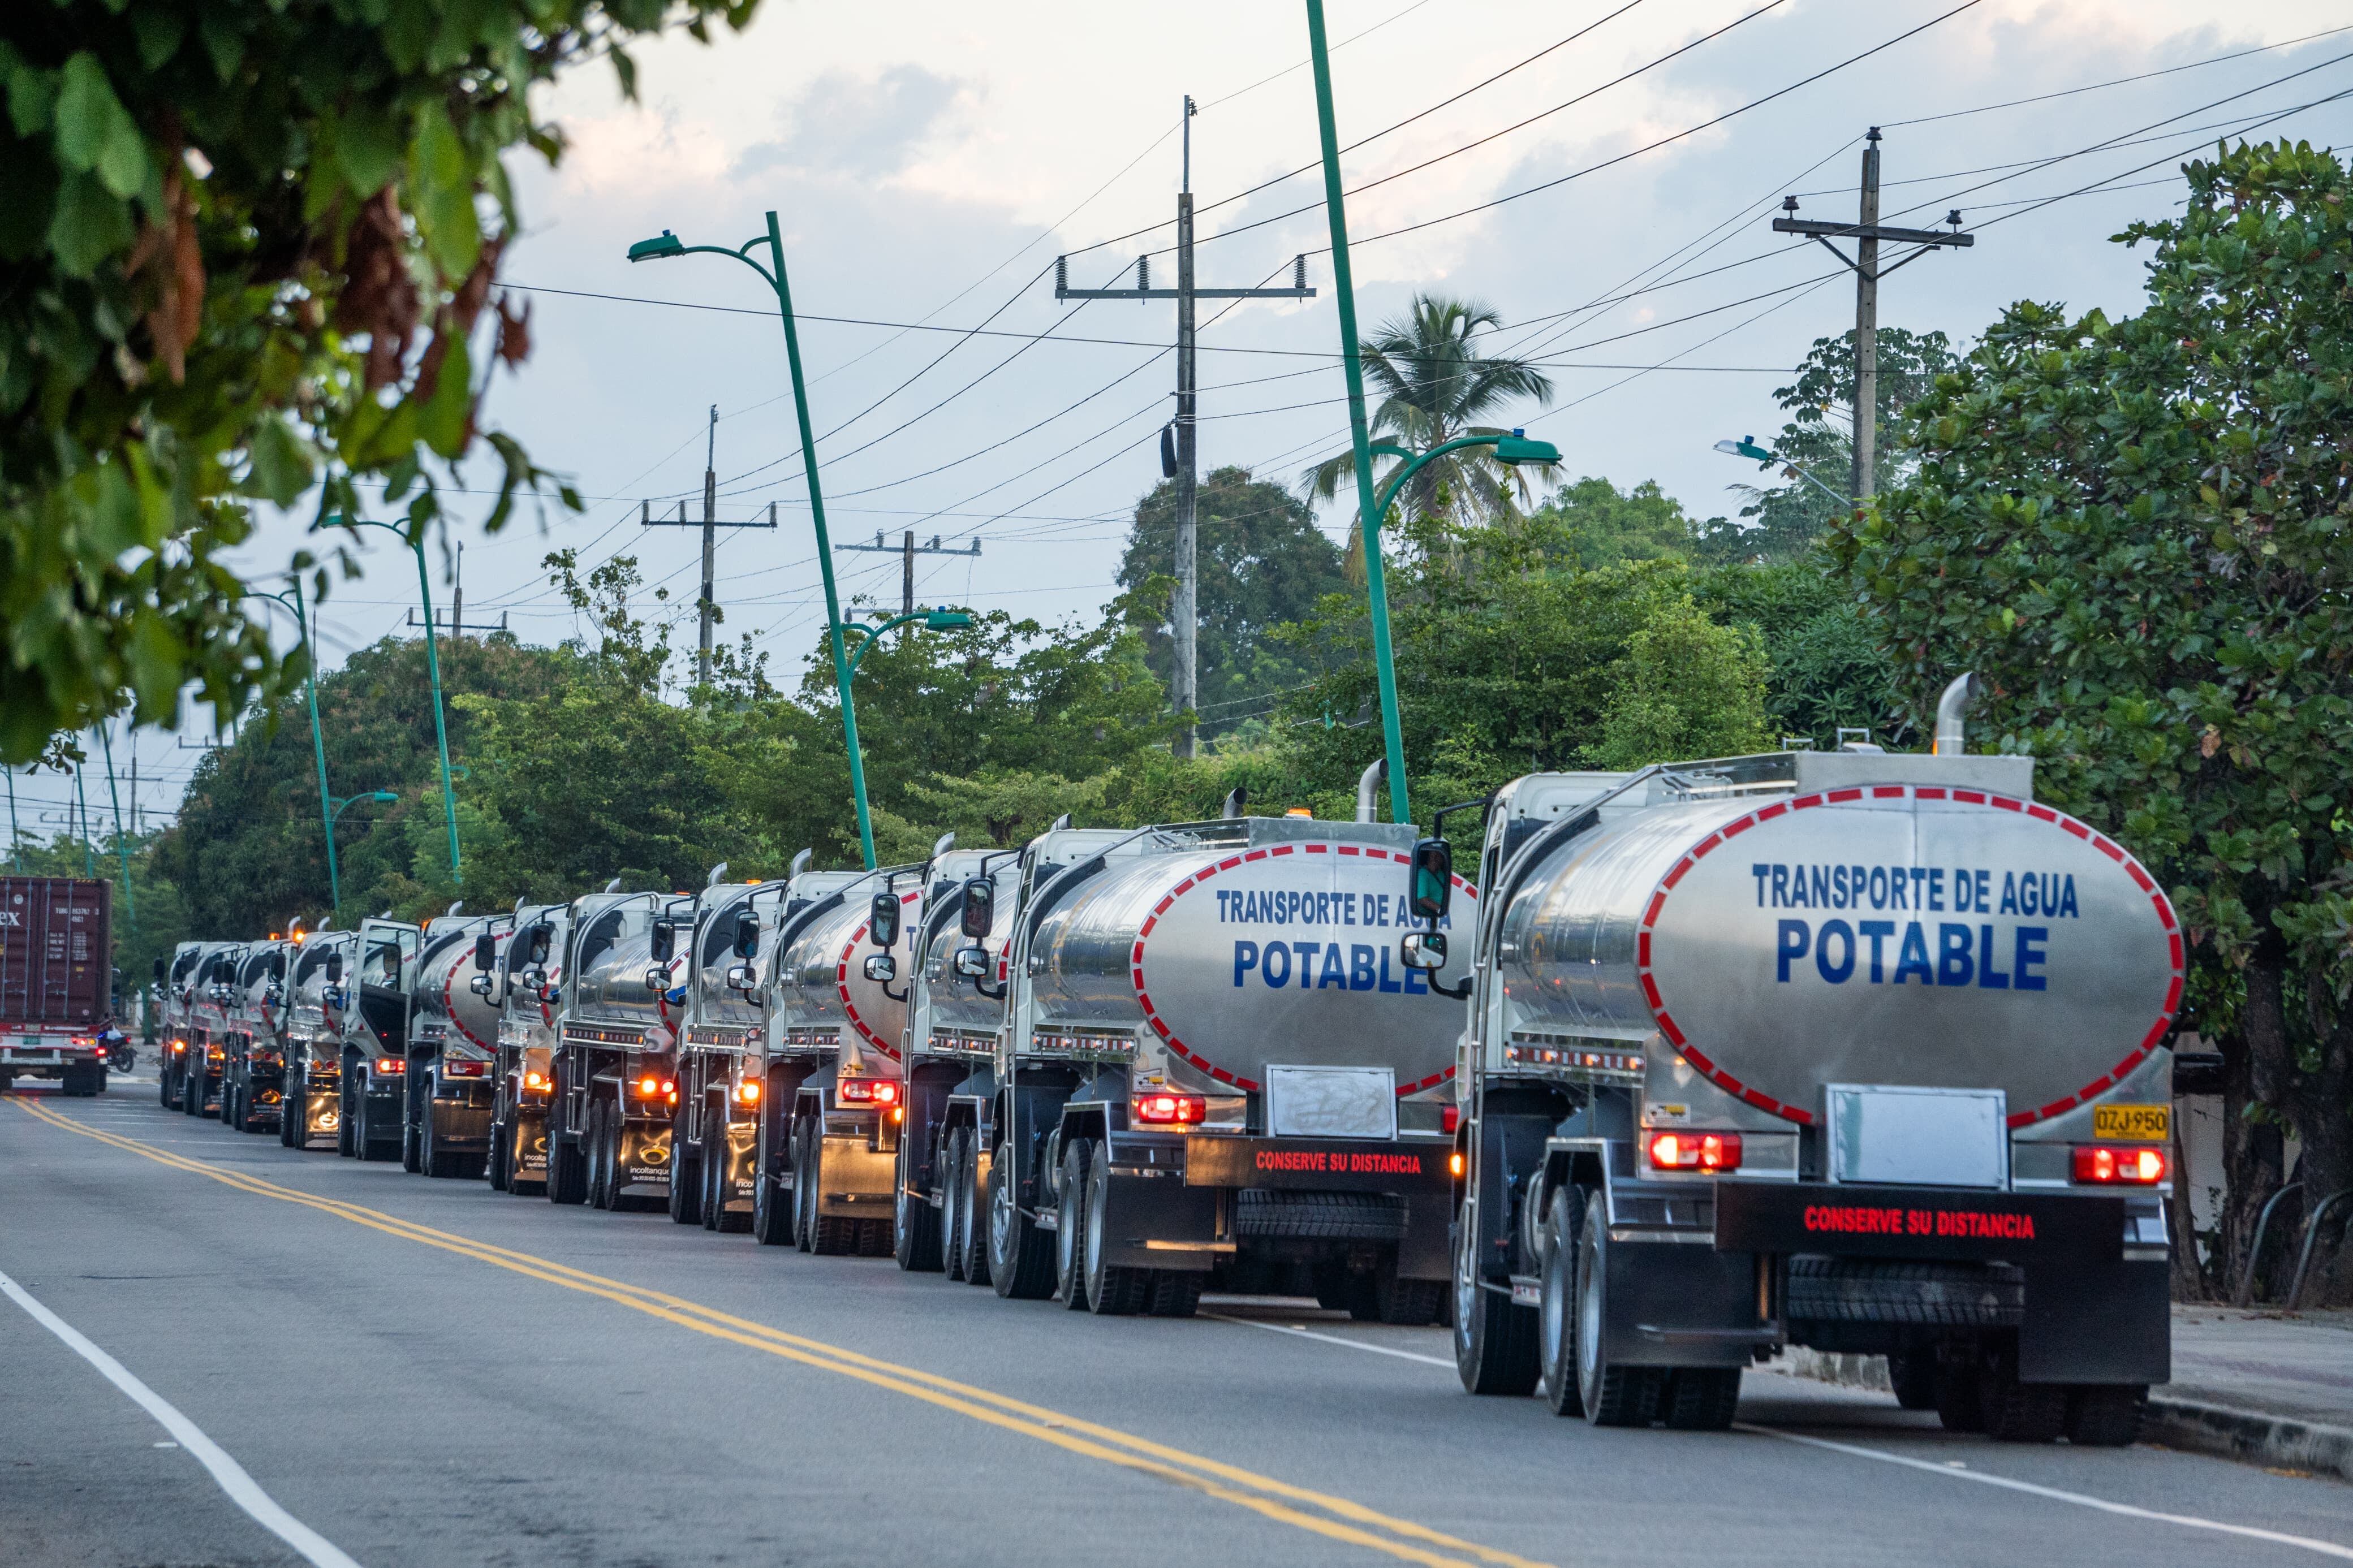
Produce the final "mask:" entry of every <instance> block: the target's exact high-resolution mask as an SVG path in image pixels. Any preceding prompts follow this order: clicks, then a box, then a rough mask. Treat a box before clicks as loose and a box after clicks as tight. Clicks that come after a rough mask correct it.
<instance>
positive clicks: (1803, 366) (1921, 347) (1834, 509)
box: [1700, 327, 1956, 563]
mask: <svg viewBox="0 0 2353 1568" xmlns="http://www.w3.org/2000/svg"><path fill="white" fill-rule="evenodd" d="M1955 363H1956V360H1955V357H1954V354H1953V346H1952V342H1951V341H1950V340H1949V339H1947V337H1946V336H1945V334H1944V333H1942V332H1912V331H1905V329H1904V328H1902V327H1882V328H1880V329H1879V381H1878V395H1877V398H1876V402H1877V405H1878V419H1879V425H1878V437H1879V438H1878V440H1877V442H1876V443H1875V444H1874V446H1873V452H1874V453H1875V455H1876V461H1875V462H1874V463H1873V466H1872V468H1873V474H1874V475H1875V479H1874V485H1873V488H1874V489H1894V488H1895V487H1897V486H1900V485H1902V484H1903V483H1904V482H1905V480H1906V479H1909V478H1910V477H1911V473H1912V469H1913V468H1914V466H1915V458H1913V456H1912V455H1911V454H1910V453H1909V452H1908V451H1907V450H1906V449H1905V447H1903V445H1902V444H1901V443H1900V442H1899V441H1898V440H1896V439H1895V437H1896V434H1897V431H1898V429H1899V427H1900V426H1901V422H1902V419H1903V416H1904V411H1905V409H1907V408H1909V407H1911V406H1912V405H1914V404H1915V403H1917V402H1919V401H1920V400H1921V399H1922V398H1924V397H1926V396H1927V395H1929V393H1930V392H1931V391H1932V390H1933V389H1934V388H1935V386H1936V377H1938V376H1939V375H1942V374H1945V373H1946V372H1947V371H1949V370H1951V369H1952V368H1953V366H1954V364H1955ZM1773 401H1774V402H1776V403H1778V405H1780V406H1781V411H1782V413H1783V414H1784V415H1786V416H1787V418H1786V420H1785V421H1784V423H1783V424H1782V426H1781V433H1780V434H1779V435H1778V436H1777V437H1773V438H1772V441H1771V446H1772V448H1773V455H1774V456H1775V457H1777V458H1780V459H1781V460H1782V469H1781V475H1780V478H1781V482H1780V483H1779V484H1778V485H1770V486H1756V485H1736V486H1734V487H1733V488H1734V489H1736V490H1738V491H1740V492H1741V493H1742V494H1743V495H1745V496H1746V497H1747V500H1748V504H1747V505H1746V506H1744V507H1742V508H1741V509H1740V516H1741V517H1742V519H1744V520H1747V521H1739V522H1728V521H1725V520H1724V519H1721V518H1718V519H1715V520H1714V521H1711V522H1710V523H1709V524H1708V525H1707V526H1706V528H1705V529H1704V532H1703V538H1702V542H1701V545H1700V558H1701V559H1703V560H1707V561H1716V562H1732V561H1761V562H1765V563H1779V562H1788V561H1797V560H1800V559H1802V558H1803V557H1805V556H1806V555H1808V554H1810V553H1811V552H1812V551H1813V548H1814V546H1815V544H1816V542H1818V541H1819V540H1820V538H1821V536H1822V531H1823V530H1824V529H1826V528H1828V527H1829V526H1830V523H1831V520H1832V519H1833V518H1836V517H1840V516H1842V515H1844V513H1845V512H1846V511H1847V510H1849V509H1848V508H1847V507H1846V505H1845V504H1844V503H1843V502H1842V500H1841V499H1839V498H1842V497H1844V496H1847V495H1849V494H1851V493H1852V489H1853V485H1854V431H1853V423H1854V421H1853V412H1852V411H1853V408H1854V334H1853V333H1852V332H1845V333H1841V335H1840V336H1838V337H1834V338H1816V339H1815V340H1814V346H1813V347H1812V348H1810V349H1809V350H1808V351H1807V352H1806V357H1805V359H1804V360H1803V361H1802V362H1800V363H1799V366H1798V378H1797V380H1796V381H1794V382H1792V383H1791V384H1789V385H1788V386H1780V387H1776V388H1774V389H1773ZM1799 468H1803V469H1805V470H1806V472H1808V473H1810V474H1811V475H1812V476H1813V477H1814V479H1817V480H1820V484H1816V483H1812V482H1810V481H1809V480H1807V479H1804V478H1802V477H1801V476H1800V475H1799V472H1798V470H1799ZM1825 486H1826V487H1828V489H1829V491H1830V492H1832V493H1827V494H1826V493H1825V492H1824V487H1825Z"/></svg>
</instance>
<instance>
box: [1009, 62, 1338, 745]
mask: <svg viewBox="0 0 2353 1568" xmlns="http://www.w3.org/2000/svg"><path fill="white" fill-rule="evenodd" d="M1198 112H1199V110H1197V109H1195V108H1194V106H1193V98H1192V95H1191V94H1190V93H1187V95H1186V97H1185V113H1184V119H1183V121H1182V124H1183V128H1184V132H1185V136H1184V148H1185V150H1184V163H1183V170H1182V172H1183V179H1182V181H1181V182H1180V185H1181V188H1180V189H1179V190H1178V191H1177V193H1176V288H1174V289H1155V288H1153V287H1152V272H1151V259H1152V258H1150V257H1149V256H1148V255H1147V256H1140V257H1138V258H1136V260H1135V287H1134V288H1133V289H1073V288H1071V286H1070V282H1071V279H1070V267H1069V262H1068V259H1067V258H1056V259H1055V262H1054V298H1055V299H1057V300H1176V421H1175V431H1176V452H1175V458H1176V462H1175V464H1174V468H1175V469H1176V471H1175V473H1173V474H1171V475H1168V476H1167V477H1169V478H1172V479H1175V480H1176V603H1175V604H1174V605H1172V606H1171V607H1170V609H1169V621H1170V625H1171V629H1172V630H1173V631H1174V633H1175V640H1176V650H1175V651H1176V670H1175V679H1173V680H1172V681H1171V682H1170V683H1169V684H1170V689H1169V694H1168V696H1169V702H1170V705H1171V706H1172V707H1173V708H1175V709H1176V711H1177V712H1179V713H1183V714H1186V715H1187V716H1188V717H1187V719H1186V721H1185V728H1184V729H1183V730H1181V731H1178V732H1177V735H1176V745H1175V747H1174V750H1175V752H1176V755H1178V756H1180V757H1189V756H1191V755H1192V754H1193V721H1192V719H1191V718H1190V717H1189V715H1191V714H1192V713H1193V712H1194V710H1197V709H1198V708H1199V706H1200V670H1199V663H1198V652H1197V647H1198V644H1197V641H1196V634H1197V632H1198V628H1199V626H1200V607H1199V598H1198V576H1199V574H1198V555H1199V548H1198V542H1199V529H1198V510H1197V507H1198V486H1199V464H1198V460H1197V456H1196V451H1195V444H1194V421H1195V420H1196V418H1197V417H1198V410H1197V407H1196V403H1197V396H1196V389H1197V387H1198V381H1197V380H1196V377H1195V374H1194V361H1195V359H1196V358H1197V357H1198V356H1197V353H1196V344H1195V323H1194V317H1193V306H1194V301H1196V300H1313V299H1314V298H1315V290H1314V289H1310V288H1309V287H1308V286H1307V258H1305V257H1304V256H1301V257H1296V258H1293V262H1292V283H1291V287H1290V288H1288V289H1203V288H1199V287H1198V286H1197V285H1196V284H1195V282H1194V276H1193V116H1194V115H1195V114H1197V113H1198ZM1165 449H1166V448H1164V450H1165Z"/></svg>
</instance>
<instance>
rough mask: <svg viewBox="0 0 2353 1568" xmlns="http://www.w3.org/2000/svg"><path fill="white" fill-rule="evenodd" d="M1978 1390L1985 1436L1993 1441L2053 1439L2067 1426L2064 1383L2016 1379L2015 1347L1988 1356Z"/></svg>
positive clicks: (2006, 1347) (2016, 1357)
mask: <svg viewBox="0 0 2353 1568" xmlns="http://www.w3.org/2000/svg"><path fill="white" fill-rule="evenodd" d="M2067 1394H2068V1389H2067V1385H2066V1384H2063V1383H2021V1382H2019V1381H2018V1351H2017V1349H2016V1347H2015V1346H2004V1347H2002V1348H2001V1349H2000V1350H1999V1351H1997V1352H1994V1354H1993V1355H1992V1356H1991V1357H1990V1358H1989V1359H1988V1361H1987V1363H1986V1365H1985V1369H1984V1371H1983V1373H1981V1374H1980V1376H1979V1379H1978V1400H1979V1401H1980V1403H1981V1405H1982V1408H1983V1409H1984V1412H1985V1429H1986V1436H1989V1437H1991V1438H1992V1439H1993V1440H1994V1441H1995V1442H1997V1443H2051V1442H2056V1441H2057V1440H2058V1438H2059V1436H2060V1434H2061V1433H2063V1432H2064V1431H2065V1430H2066V1429H2067Z"/></svg>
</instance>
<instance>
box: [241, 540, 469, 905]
mask: <svg viewBox="0 0 2353 1568" xmlns="http://www.w3.org/2000/svg"><path fill="white" fill-rule="evenodd" d="M288 593H291V594H292V595H294V603H293V604H292V605H288V606H287V607H288V608H290V609H291V610H292V611H293V612H294V628H295V632H296V635H298V636H299V637H301V639H302V660H303V663H304V664H305V665H306V666H308V668H307V669H306V670H305V672H304V677H303V685H304V686H305V687H306V688H307V689H308V691H309V696H310V700H311V760H312V761H313V762H315V763H317V764H318V768H319V826H320V830H321V831H322V832H323V833H324V834H325V835H326V838H327V885H328V886H329V887H331V888H332V887H333V886H334V882H335V828H334V824H333V823H332V820H330V818H329V817H328V816H327V799H328V796H327V742H326V737H325V736H324V735H323V734H322V733H321V731H320V729H319V650H318V649H317V648H316V647H313V646H312V645H311V616H310V612H309V610H308V609H307V608H306V607H305V606H304V605H303V603H302V579H301V576H299V575H297V576H295V577H294V578H293V580H292V582H291V583H290V585H289V586H288V587H287V588H286V589H283V590H281V591H280V592H278V593H275V594H265V593H263V592H261V591H260V590H259V589H254V590H250V591H248V593H247V595H245V596H246V597H247V598H249V599H268V600H270V601H271V602H273V603H275V604H279V605H285V604H286V595H287V594H288ZM434 707H435V710H436V711H437V712H438V710H439V708H440V702H439V700H438V698H437V699H436V700H435V702H434Z"/></svg>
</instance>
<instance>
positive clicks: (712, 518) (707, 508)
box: [638, 403, 776, 686]
mask: <svg viewBox="0 0 2353 1568" xmlns="http://www.w3.org/2000/svg"><path fill="white" fill-rule="evenodd" d="M718 464H719V405H717V404H716V403H714V404H712V405H711V425H710V435H709V437H708V438H707V439H706V440H705V442H704V444H703V450H702V522H700V523H691V522H689V521H687V516H686V502H684V501H682V500H681V501H680V502H679V503H678V516H676V517H675V518H668V517H656V516H654V514H653V503H652V502H651V501H639V502H638V527H640V528H695V527H700V528H701V529H702V595H701V596H700V598H699V599H698V600H697V601H696V603H695V619H696V623H697V624H696V628H695V639H694V649H695V652H694V683H695V684H696V685H697V686H708V685H710V684H711V628H712V626H713V625H714V624H716V623H717V621H718V619H719V601H718V598H717V596H716V591H715V588H714V586H713V579H714V578H715V576H716V574H717V572H718V565H719V526H720V525H719V468H718ZM727 526H728V527H730V528H774V527H776V502H774V501H770V502H769V503H768V518H767V521H765V522H761V521H751V522H731V523H729V524H728V525H727Z"/></svg>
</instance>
